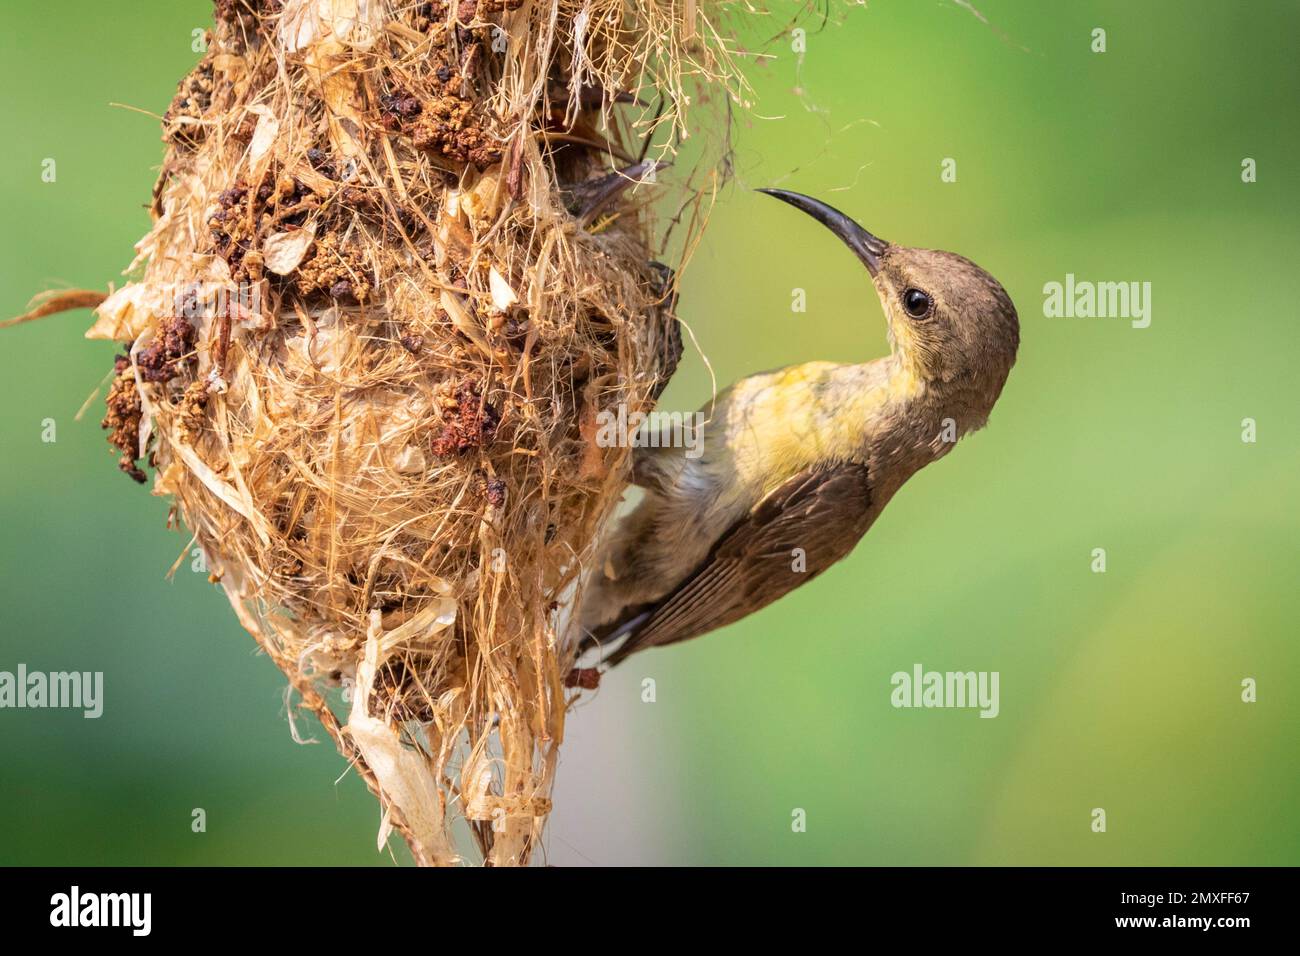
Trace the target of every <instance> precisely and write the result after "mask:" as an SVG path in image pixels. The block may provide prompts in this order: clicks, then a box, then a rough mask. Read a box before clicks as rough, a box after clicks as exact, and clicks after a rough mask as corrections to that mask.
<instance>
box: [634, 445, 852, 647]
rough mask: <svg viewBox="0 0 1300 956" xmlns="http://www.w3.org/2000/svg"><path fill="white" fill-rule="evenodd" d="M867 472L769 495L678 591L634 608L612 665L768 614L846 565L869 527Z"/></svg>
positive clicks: (829, 475) (806, 478)
mask: <svg viewBox="0 0 1300 956" xmlns="http://www.w3.org/2000/svg"><path fill="white" fill-rule="evenodd" d="M870 507H871V487H870V484H869V482H868V476H867V466H866V465H864V464H860V463H857V462H850V463H845V464H839V465H830V466H822V467H818V468H813V469H809V470H808V471H804V472H801V473H800V474H798V475H795V476H794V477H793V478H791V479H789V480H788V481H786V482H785V483H784V484H782V485H781V486H780V487H778V488H776V489H774V490H773V491H772V492H770V493H769V494H768V495H767V496H766V497H765V498H764V499H763V500H762V501H760V502H759V503H758V504H757V505H755V506H754V508H753V509H751V511H750V512H749V514H747V515H746V516H745V517H744V518H742V519H741V520H740V521H738V522H736V524H735V525H733V526H732V527H731V529H730V530H729V531H728V532H727V533H726V534H724V535H723V536H722V537H721V538H720V539H719V541H718V543H717V544H716V545H715V546H714V548H713V550H712V551H711V552H710V553H709V555H708V557H706V558H705V559H704V561H703V563H701V564H700V566H699V567H698V568H696V569H695V571H694V572H692V573H691V574H690V575H688V576H687V577H686V578H685V580H683V581H682V583H681V584H679V585H678V586H677V588H676V589H675V590H674V591H673V592H672V593H670V594H668V595H667V596H666V597H664V598H663V599H661V600H660V601H658V602H656V603H655V604H654V605H651V606H650V607H649V608H645V607H641V608H637V609H636V612H635V616H634V617H632V618H631V620H629V621H628V622H627V626H625V627H623V628H619V630H630V631H631V634H630V636H629V637H628V639H627V640H626V641H625V642H624V643H623V646H622V647H620V648H619V649H618V650H617V651H615V652H614V653H613V654H612V655H610V657H609V663H610V664H617V663H619V662H620V661H622V660H623V659H624V658H626V657H627V656H628V655H629V654H631V653H633V652H635V651H639V650H644V649H645V648H647V647H659V646H661V645H664V644H673V643H675V642H677V641H684V640H686V639H687V638H691V637H697V636H699V635H701V634H706V633H708V632H709V631H712V630H716V629H717V628H719V627H722V626H723V625H725V624H730V623H732V622H733V621H738V620H740V619H741V618H742V617H744V616H746V615H747V614H751V613H753V612H754V611H757V610H758V609H759V608H761V607H766V606H767V605H768V604H771V603H772V602H773V601H775V600H776V599H777V598H779V597H782V596H783V595H785V594H788V593H789V592H790V591H793V590H794V589H795V588H797V587H798V586H799V585H801V584H803V583H804V582H805V581H810V580H812V579H813V578H815V577H816V576H817V575H818V574H820V573H821V572H823V571H825V570H826V569H827V568H829V567H830V566H831V565H832V564H834V563H835V562H836V561H838V560H840V558H843V557H844V556H845V555H847V554H848V553H849V552H850V551H852V550H853V546H854V545H856V544H857V543H858V540H859V539H860V538H861V537H862V535H863V534H865V533H866V530H867V526H868V525H869V524H870V517H869V514H870Z"/></svg>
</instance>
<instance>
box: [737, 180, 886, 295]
mask: <svg viewBox="0 0 1300 956" xmlns="http://www.w3.org/2000/svg"><path fill="white" fill-rule="evenodd" d="M759 192H761V193H767V194H768V195H769V196H775V197H776V198H777V199H779V200H781V201H782V202H788V203H789V204H790V205H791V206H794V208H795V209H799V210H802V211H803V212H806V213H807V214H808V215H810V216H812V217H813V218H814V219H816V220H817V221H818V222H820V223H821V224H822V225H823V226H825V227H826V228H827V229H829V230H830V231H831V232H833V233H835V235H837V236H839V237H840V239H841V241H843V243H844V244H845V245H846V246H848V247H849V248H850V249H852V250H853V253H854V255H856V256H857V257H858V258H859V259H861V260H862V262H863V264H864V265H865V266H866V267H867V271H868V272H870V273H871V274H872V275H873V276H874V275H875V274H876V273H877V272H878V271H880V257H881V256H883V255H884V254H885V250H886V249H888V248H889V243H887V242H885V240H883V239H879V238H877V237H876V236H873V235H872V234H871V233H869V232H867V230H865V229H863V228H862V227H861V226H859V225H858V224H857V223H856V222H854V221H853V220H852V219H850V218H849V217H848V216H846V215H844V213H842V212H840V211H839V210H838V209H835V208H834V207H832V206H828V205H826V203H824V202H821V201H819V200H816V199H813V198H812V197H810V196H805V195H803V194H802V193H795V192H790V190H788V189H760V190H759Z"/></svg>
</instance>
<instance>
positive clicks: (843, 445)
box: [701, 362, 890, 504]
mask: <svg viewBox="0 0 1300 956" xmlns="http://www.w3.org/2000/svg"><path fill="white" fill-rule="evenodd" d="M873 366H875V363H871V364H869V365H841V364H837V363H834V362H809V363H806V364H803V365H793V366H790V367H788V368H784V369H779V370H777V371H774V372H765V373H761V374H759V375H753V376H750V377H749V378H746V379H742V380H741V381H739V382H737V383H736V384H735V385H734V386H732V387H731V388H730V389H728V390H727V391H726V392H724V393H722V394H721V395H719V396H718V400H717V402H716V403H715V404H713V405H712V406H709V405H706V406H705V407H704V409H703V411H704V413H705V415H706V423H705V426H704V454H703V457H702V460H701V465H702V467H703V469H704V471H705V472H706V473H707V474H708V479H709V481H710V483H711V484H712V486H713V487H714V488H718V489H726V490H725V491H723V492H722V493H723V494H724V495H725V496H726V497H727V498H729V499H730V498H733V497H734V499H735V500H736V501H737V502H739V501H740V500H742V499H743V500H745V501H747V502H748V503H750V504H752V503H753V502H754V501H756V500H757V499H759V498H761V497H762V496H763V495H765V494H767V492H769V491H771V490H772V489H773V488H775V487H777V486H778V485H780V484H781V483H782V482H784V481H785V480H786V479H788V478H790V477H791V476H793V475H795V474H798V473H799V472H801V471H803V470H805V469H807V468H809V467H812V466H813V465H816V464H819V463H825V462H829V461H834V460H845V459H860V458H861V456H862V454H863V451H864V446H863V436H864V434H869V433H870V428H871V422H872V420H873V418H874V417H875V416H876V415H878V414H879V411H880V409H881V408H882V407H883V406H884V404H885V402H886V400H887V398H888V397H889V394H890V393H889V387H888V386H889V378H888V376H887V375H885V374H884V370H883V368H875V367H873Z"/></svg>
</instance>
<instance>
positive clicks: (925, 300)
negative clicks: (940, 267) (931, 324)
mask: <svg viewBox="0 0 1300 956" xmlns="http://www.w3.org/2000/svg"><path fill="white" fill-rule="evenodd" d="M930 305H931V302H930V297H929V296H928V295H926V294H925V293H924V292H922V291H921V290H920V289H908V290H907V291H906V292H904V293H903V308H904V309H906V310H907V314H908V315H910V316H911V317H912V318H914V319H922V318H925V316H927V315H929V314H930Z"/></svg>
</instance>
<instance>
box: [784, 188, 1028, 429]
mask: <svg viewBox="0 0 1300 956" xmlns="http://www.w3.org/2000/svg"><path fill="white" fill-rule="evenodd" d="M759 191H760V192H764V193H767V194H768V195H769V196H775V197H776V198H777V199H780V200H782V201H784V202H787V203H789V204H790V205H792V206H794V207H795V208H796V209H800V210H802V211H803V212H806V213H807V214H808V215H810V216H812V217H813V218H814V219H816V220H817V221H818V222H820V223H821V224H822V225H824V226H826V228H828V229H829V230H830V231H831V232H833V233H834V234H835V235H837V236H838V237H839V238H840V239H841V240H842V241H843V242H844V244H845V245H847V246H848V247H849V248H850V249H851V250H853V252H854V254H855V255H857V257H858V258H859V259H860V260H861V261H862V264H863V265H865V266H866V267H867V271H868V272H870V273H871V280H872V282H873V283H874V284H875V287H876V294H877V295H879V296H880V302H881V305H882V306H883V307H884V310H885V318H886V319H887V321H888V323H889V338H890V342H891V343H892V344H893V348H894V352H895V354H896V355H897V356H898V357H899V359H900V361H901V362H902V365H903V368H904V369H905V370H906V371H907V372H908V373H909V374H911V375H913V376H915V377H916V378H917V379H919V380H920V381H922V382H924V383H926V384H928V385H932V386H935V387H939V388H942V387H944V386H958V387H963V388H970V389H974V390H976V391H978V392H982V393H985V394H986V395H987V399H988V407H992V402H993V400H994V399H996V398H997V395H998V393H999V392H1000V391H1001V390H1002V385H1003V383H1004V382H1005V381H1006V377H1007V373H1008V372H1009V371H1010V370H1011V366H1012V364H1013V363H1014V362H1015V359H1016V349H1017V347H1018V346H1019V344H1020V322H1019V320H1018V319H1017V317H1016V307H1015V306H1014V305H1012V303H1011V298H1010V297H1009V296H1008V295H1007V293H1006V290H1005V289H1003V288H1002V285H1001V284H1000V283H999V282H998V280H997V279H995V278H993V277H992V276H991V275H989V274H988V273H987V272H985V271H984V270H983V269H981V268H980V267H979V266H977V265H976V264H975V263H973V262H971V261H970V260H969V259H967V258H965V257H963V256H959V255H957V254H955V253H952V252H940V251H938V250H934V249H913V248H911V247H909V246H900V245H896V244H894V243H891V242H886V241H885V240H883V239H880V238H878V237H877V236H873V235H872V234H871V233H869V232H867V230H865V229H863V228H862V227H861V226H859V225H858V224H857V223H856V222H854V221H853V220H852V219H850V218H849V217H848V216H846V215H844V213H842V212H840V211H839V210H837V209H834V208H832V207H830V206H828V205H826V204H825V203H823V202H819V201H818V200H816V199H811V198H809V197H808V196H804V195H801V194H800V193H795V192H789V191H788V190H784V189H762V190H759ZM981 404H982V403H981Z"/></svg>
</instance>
